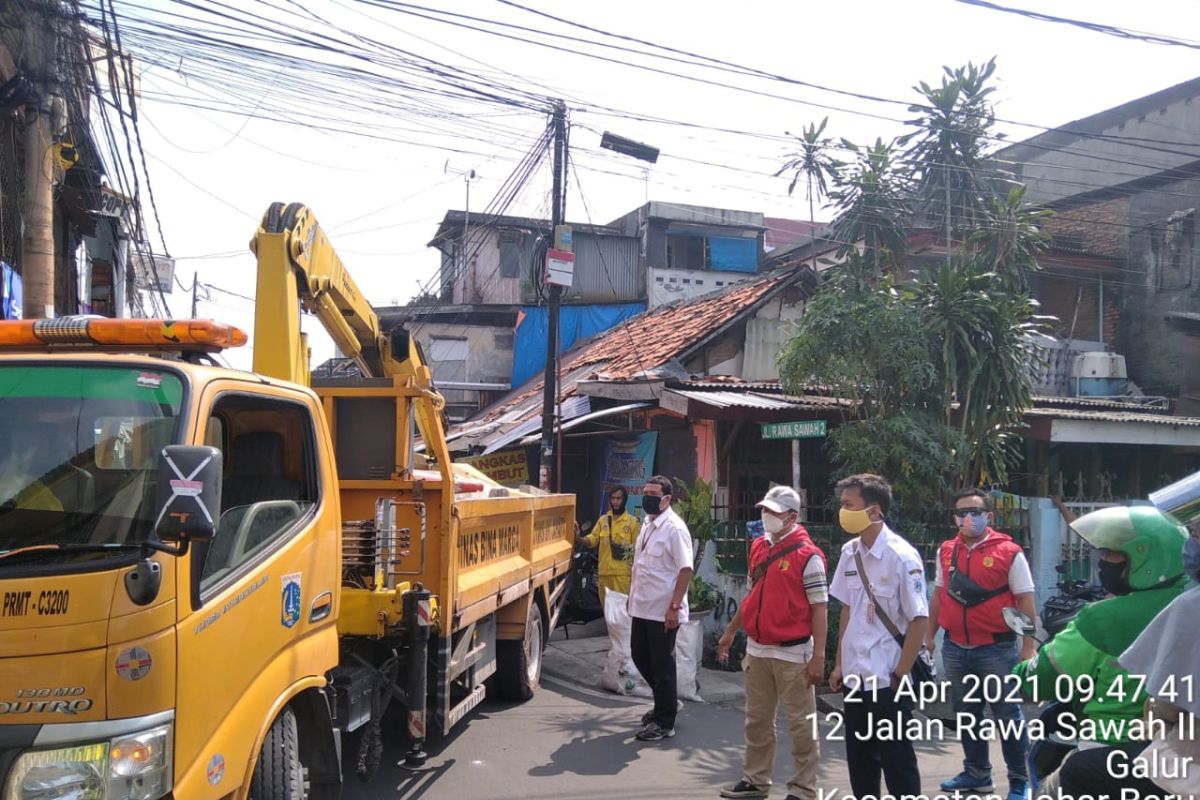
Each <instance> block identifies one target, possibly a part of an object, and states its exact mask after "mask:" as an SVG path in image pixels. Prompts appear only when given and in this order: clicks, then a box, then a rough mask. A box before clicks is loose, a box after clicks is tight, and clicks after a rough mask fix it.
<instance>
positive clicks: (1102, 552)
mask: <svg viewBox="0 0 1200 800" xmlns="http://www.w3.org/2000/svg"><path fill="white" fill-rule="evenodd" d="M1071 529H1072V530H1074V531H1075V532H1076V533H1078V534H1079V535H1080V536H1081V537H1082V538H1083V539H1084V540H1085V541H1086V542H1088V544H1090V545H1091V546H1092V547H1093V548H1096V549H1097V550H1098V551H1099V556H1100V583H1101V585H1102V586H1103V587H1104V588H1105V589H1106V590H1108V592H1109V593H1110V594H1112V595H1114V596H1113V597H1110V598H1108V599H1106V600H1099V601H1097V602H1094V603H1089V604H1088V605H1086V606H1084V607H1083V609H1082V610H1081V611H1080V612H1079V615H1078V616H1077V617H1075V619H1074V620H1073V621H1072V622H1071V623H1070V624H1069V625H1067V627H1066V628H1065V629H1064V630H1063V631H1061V632H1060V633H1059V634H1058V635H1057V636H1055V637H1054V638H1053V639H1052V640H1051V641H1049V642H1047V643H1046V644H1044V645H1042V647H1041V648H1040V649H1039V650H1038V652H1037V654H1036V655H1035V656H1034V657H1033V658H1031V659H1029V660H1028V661H1023V662H1021V663H1020V664H1018V665H1017V666H1016V667H1015V668H1014V670H1013V671H1014V672H1015V673H1016V674H1017V675H1020V676H1021V677H1023V678H1025V691H1026V694H1027V695H1028V696H1029V697H1031V698H1032V699H1034V700H1037V701H1055V700H1057V701H1060V702H1063V703H1067V704H1069V705H1070V706H1071V707H1072V710H1073V711H1074V714H1075V723H1074V724H1075V730H1076V733H1077V734H1078V736H1079V737H1080V738H1082V739H1092V740H1094V741H1098V742H1102V743H1105V744H1117V743H1120V742H1126V741H1129V739H1130V737H1131V735H1134V734H1136V733H1137V732H1138V731H1137V725H1138V724H1139V723H1140V721H1141V720H1142V712H1143V706H1144V704H1145V702H1146V692H1145V689H1144V687H1143V686H1142V681H1140V680H1138V678H1137V677H1136V676H1130V675H1129V673H1127V672H1126V671H1125V670H1124V669H1122V668H1121V667H1120V666H1119V665H1118V664H1117V657H1118V656H1120V655H1121V653H1123V652H1124V651H1125V650H1126V649H1127V648H1128V647H1129V645H1130V644H1132V643H1133V640H1134V639H1136V638H1137V636H1138V634H1139V633H1141V631H1142V630H1143V629H1145V627H1146V626H1147V625H1148V624H1149V623H1150V621H1151V620H1152V619H1154V617H1155V616H1156V615H1157V614H1158V612H1160V611H1162V610H1163V609H1164V608H1166V607H1167V605H1168V604H1169V603H1170V602H1171V601H1172V600H1174V599H1175V598H1176V597H1177V596H1178V595H1179V594H1181V593H1182V592H1183V591H1184V590H1185V589H1186V588H1187V585H1188V579H1187V576H1186V574H1185V573H1184V569H1183V558H1182V555H1181V552H1182V550H1183V544H1184V542H1185V541H1187V531H1186V529H1185V528H1183V527H1182V526H1180V525H1179V524H1178V523H1177V522H1175V521H1173V520H1172V519H1171V518H1170V517H1168V516H1166V515H1165V514H1163V513H1162V512H1161V511H1158V510H1157V509H1155V508H1152V507H1149V506H1144V507H1143V506H1135V507H1113V508H1104V509H1100V510H1099V511H1093V512H1092V513H1090V514H1086V515H1084V516H1082V517H1080V518H1079V519H1077V520H1075V522H1073V523H1071ZM1061 676H1069V677H1061Z"/></svg>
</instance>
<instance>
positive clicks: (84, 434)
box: [0, 364, 183, 572]
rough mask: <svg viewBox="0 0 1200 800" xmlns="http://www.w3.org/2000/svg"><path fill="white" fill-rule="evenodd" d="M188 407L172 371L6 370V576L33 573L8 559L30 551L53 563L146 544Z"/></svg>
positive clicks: (2, 521)
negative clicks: (161, 476)
mask: <svg viewBox="0 0 1200 800" xmlns="http://www.w3.org/2000/svg"><path fill="white" fill-rule="evenodd" d="M182 398H183V382H182V381H181V380H180V378H179V377H178V376H177V375H176V374H175V373H173V372H169V371H166V370H155V369H145V368H140V367H92V366H46V365H30V364H12V365H0V571H4V572H7V571H9V569H10V568H12V567H15V566H16V564H18V563H20V564H28V563H29V560H28V559H26V558H11V559H10V558H7V557H6V556H15V555H17V553H16V551H18V550H21V549H23V548H30V547H38V546H41V548H40V549H39V550H38V551H37V558H36V560H37V561H38V563H47V562H63V561H73V560H80V559H98V558H101V559H102V558H107V557H111V556H112V555H113V554H114V553H119V552H121V550H119V549H118V548H119V547H120V546H121V545H136V544H138V543H140V542H142V541H144V540H145V538H146V537H147V536H148V535H149V533H150V531H151V530H152V528H153V526H154V522H155V508H154V499H155V498H154V489H155V486H154V484H155V479H156V474H157V473H156V469H157V461H158V453H159V451H160V450H161V448H162V447H163V446H165V445H168V444H172V443H174V442H175V441H176V439H177V436H178V435H179V410H180V404H181V402H182ZM81 545H82V546H81ZM93 545H95V547H93ZM104 545H108V546H114V547H113V548H112V549H111V550H108V551H106V550H105V549H104V548H103V547H101V546H104ZM56 546H57V547H60V548H61V549H55V548H56Z"/></svg>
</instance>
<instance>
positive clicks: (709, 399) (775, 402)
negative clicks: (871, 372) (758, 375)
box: [668, 389, 853, 411]
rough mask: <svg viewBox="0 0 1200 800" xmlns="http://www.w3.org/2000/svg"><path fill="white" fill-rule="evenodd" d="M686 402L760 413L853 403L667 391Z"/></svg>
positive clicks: (804, 397) (756, 394) (757, 394)
mask: <svg viewBox="0 0 1200 800" xmlns="http://www.w3.org/2000/svg"><path fill="white" fill-rule="evenodd" d="M668 391H670V392H673V393H674V394H678V395H682V396H683V397H686V398H688V400H695V401H696V402H697V403H704V404H705V405H708V406H712V407H713V408H752V409H758V410H760V411H788V410H790V409H799V408H803V409H832V408H841V407H845V406H848V405H852V404H853V401H851V400H846V399H843V398H839V397H820V396H818V395H781V394H764V393H762V392H737V391H720V390H718V391H695V390H691V389H669V390H668Z"/></svg>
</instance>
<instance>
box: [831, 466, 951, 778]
mask: <svg viewBox="0 0 1200 800" xmlns="http://www.w3.org/2000/svg"><path fill="white" fill-rule="evenodd" d="M837 490H838V493H839V500H840V503H841V510H840V512H839V514H838V521H839V523H840V524H841V526H842V530H844V531H845V532H846V533H848V534H850V535H852V536H855V537H856V538H854V539H851V540H850V541H849V542H847V543H846V545H845V546H843V547H842V553H841V557H840V558H839V560H838V563H837V567H836V568H835V570H834V575H833V581H832V582H831V583H830V585H829V594H830V595H832V596H833V597H835V598H836V599H838V600H839V601H841V602H842V603H843V604H844V606H845V607H844V608H843V609H842V613H841V619H840V625H839V632H838V648H837V659H836V660H835V662H834V665H833V672H832V673H831V674H830V676H829V686H830V688H832V689H833V690H834V691H838V690H839V689H842V688H843V687H844V688H845V690H846V703H845V722H846V766H847V768H848V770H849V772H850V788H851V793H852V794H854V795H855V796H856V797H864V796H867V795H870V796H872V797H879V796H881V791H880V788H881V787H880V777H881V772H882V777H883V778H884V779H886V781H887V788H888V793H889V794H892V795H894V796H896V797H900V796H902V795H910V796H914V797H915V796H918V795H920V794H921V773H920V770H919V769H918V767H917V754H916V751H915V750H914V749H913V743H912V740H911V739H910V738H909V737H908V736H907V734H906V731H905V727H906V726H904V725H896V721H897V720H898V719H905V720H907V719H908V718H910V717H911V714H912V704H911V703H909V702H905V701H901V700H897V698H896V696H895V690H896V687H897V685H898V684H899V682H900V680H901V678H902V677H903V676H905V675H908V673H909V672H910V671H911V670H912V666H913V664H914V663H915V662H916V659H917V657H918V655H919V653H920V651H921V646H922V643H923V641H924V638H925V630H926V627H927V625H928V622H929V603H928V599H927V598H926V596H925V565H924V564H923V563H922V562H921V557H920V555H919V554H918V553H917V551H916V549H915V548H914V547H913V546H912V545H911V544H909V543H908V542H907V541H905V540H904V539H903V538H901V537H900V535H899V534H897V533H896V532H895V531H892V530H891V529H890V528H888V526H887V524H886V523H885V522H884V516H885V515H886V514H887V512H888V509H889V508H890V507H891V505H892V489H891V487H890V486H888V483H887V481H885V480H884V479H883V478H881V477H879V476H878V475H870V474H862V475H851V476H850V477H848V478H845V479H843V480H841V481H839V482H838V484H837ZM860 565H861V566H860ZM864 572H865V574H863V573H864ZM872 598H874V599H872ZM885 616H886V617H887V619H888V620H890V621H891V623H892V625H893V626H894V627H895V628H896V630H897V631H898V632H899V633H900V634H901V635H902V637H903V644H901V642H900V641H897V639H896V638H894V637H893V636H892V634H891V632H890V631H889V630H888V624H887V622H885V621H884V617H885ZM890 728H896V729H897V730H890ZM880 730H886V731H887V733H886V735H879V731H880ZM872 732H875V735H870V734H871V733H872Z"/></svg>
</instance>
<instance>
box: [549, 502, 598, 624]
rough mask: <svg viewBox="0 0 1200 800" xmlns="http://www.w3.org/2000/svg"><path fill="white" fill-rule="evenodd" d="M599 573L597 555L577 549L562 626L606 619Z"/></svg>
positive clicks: (561, 619)
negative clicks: (601, 602) (601, 600)
mask: <svg viewBox="0 0 1200 800" xmlns="http://www.w3.org/2000/svg"><path fill="white" fill-rule="evenodd" d="M590 527H591V525H590V523H585V524H584V526H583V528H582V529H581V532H582V533H587V531H588V528H590ZM599 569H600V560H599V558H598V557H597V555H596V551H595V550H592V549H591V548H588V547H586V546H584V545H576V547H575V553H574V555H573V557H572V561H571V576H570V578H568V583H567V599H566V602H564V603H563V610H562V615H561V616H560V617H559V625H562V626H566V625H569V624H571V623H577V624H580V625H582V624H585V623H588V622H591V621H592V620H594V619H600V618H601V617H603V616H604V606H603V605H601V604H600V575H599Z"/></svg>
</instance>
